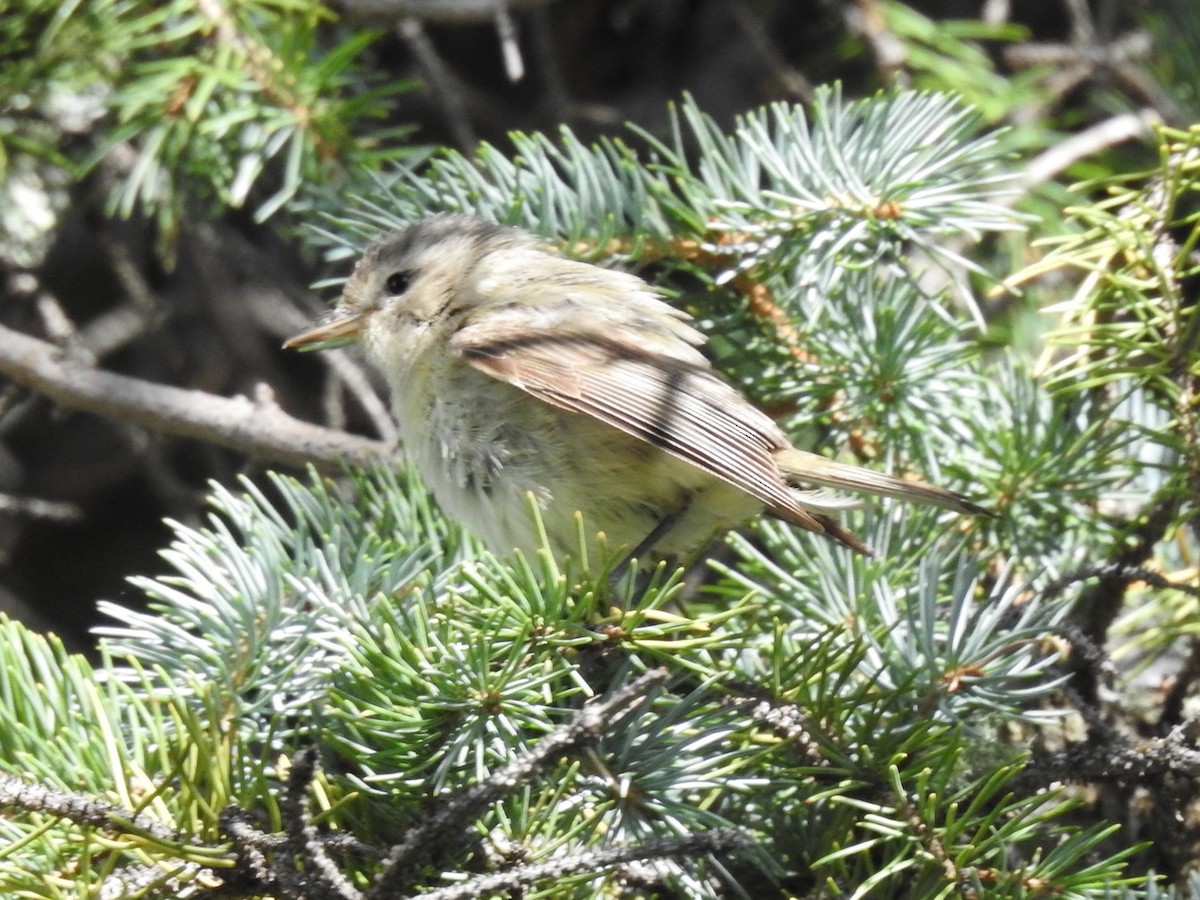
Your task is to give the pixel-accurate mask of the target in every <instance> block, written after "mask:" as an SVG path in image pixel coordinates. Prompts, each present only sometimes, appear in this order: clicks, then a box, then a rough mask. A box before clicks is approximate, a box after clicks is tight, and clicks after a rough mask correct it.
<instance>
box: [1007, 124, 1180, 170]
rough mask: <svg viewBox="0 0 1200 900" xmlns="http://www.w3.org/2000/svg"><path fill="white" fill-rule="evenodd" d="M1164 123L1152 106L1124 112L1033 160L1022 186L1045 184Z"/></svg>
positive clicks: (1056, 145)
mask: <svg viewBox="0 0 1200 900" xmlns="http://www.w3.org/2000/svg"><path fill="white" fill-rule="evenodd" d="M1160 122H1162V117H1161V116H1159V114H1158V113H1156V112H1155V111H1154V110H1152V109H1143V110H1140V111H1139V112H1135V113H1134V112H1127V113H1120V114H1119V115H1115V116H1112V117H1111V118H1108V119H1105V120H1104V121H1103V122H1097V123H1096V124H1095V125H1092V126H1091V127H1090V128H1085V129H1084V130H1083V131H1080V132H1079V133H1078V134H1074V135H1071V137H1069V138H1067V139H1066V140H1063V141H1059V142H1058V143H1057V144H1055V145H1054V146H1052V147H1050V148H1049V149H1048V150H1045V151H1043V152H1042V153H1039V154H1038V155H1037V156H1035V157H1034V158H1033V159H1032V160H1030V161H1029V164H1028V165H1026V166H1025V172H1024V174H1022V176H1021V187H1022V188H1024V189H1026V190H1029V189H1030V188H1033V187H1036V186H1037V185H1039V184H1044V183H1045V182H1047V181H1049V180H1050V179H1052V178H1054V177H1056V176H1057V175H1058V174H1059V173H1061V172H1062V171H1063V170H1065V169H1066V168H1068V167H1069V166H1071V165H1073V164H1074V163H1076V162H1078V161H1079V160H1081V159H1086V158H1087V157H1089V156H1091V155H1092V154H1094V153H1099V152H1100V151H1101V150H1106V149H1108V148H1109V147H1113V146H1116V145H1117V144H1122V143H1124V142H1125V141H1129V140H1133V139H1134V138H1140V137H1145V136H1146V135H1148V134H1149V133H1150V129H1151V128H1152V127H1153V126H1154V125H1156V124H1158V123H1160Z"/></svg>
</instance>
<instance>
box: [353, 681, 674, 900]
mask: <svg viewBox="0 0 1200 900" xmlns="http://www.w3.org/2000/svg"><path fill="white" fill-rule="evenodd" d="M666 680H667V671H666V670H665V669H654V670H651V671H649V672H647V673H646V674H645V675H642V676H641V677H640V678H637V679H635V680H633V681H631V682H630V683H629V684H627V685H625V686H624V687H623V688H621V689H620V690H618V691H616V692H615V693H613V694H612V695H611V696H609V697H606V698H604V699H603V700H597V701H595V702H593V703H589V704H587V705H586V706H584V707H583V708H582V709H581V710H579V711H578V712H577V713H576V714H575V715H574V716H572V717H571V719H570V720H569V721H568V722H566V723H565V724H564V725H562V726H561V727H559V728H556V729H555V730H554V731H552V732H550V734H548V735H546V736H545V737H544V738H542V739H541V740H540V741H538V743H537V744H536V745H534V746H533V747H532V748H531V749H530V750H528V751H526V752H524V753H522V754H520V755H519V756H517V758H516V759H514V760H513V761H512V762H510V763H509V764H508V765H506V766H505V767H504V768H502V769H499V770H497V771H496V772H494V773H493V774H492V775H491V777H489V778H488V780H487V781H484V782H481V783H479V784H476V785H474V786H472V787H470V788H468V789H467V790H465V791H464V792H463V793H461V794H460V795H459V796H458V797H456V798H455V799H454V800H452V801H450V802H449V803H447V804H446V805H445V806H443V807H441V808H440V809H438V810H437V811H436V812H434V813H432V814H431V815H429V816H428V817H426V818H425V820H424V821H423V822H422V823H421V824H420V825H418V826H416V827H415V828H410V829H409V830H408V832H407V833H406V834H405V835H404V837H403V838H402V839H401V840H400V842H399V843H398V844H396V846H395V847H393V848H392V851H391V853H390V854H389V856H388V865H387V868H386V869H385V870H384V871H383V873H382V874H381V875H380V877H379V879H378V880H377V881H376V882H375V886H374V887H373V888H372V890H371V892H370V893H369V894H368V896H369V897H371V898H384V897H394V896H400V895H401V894H402V893H403V890H404V889H405V888H407V887H408V886H409V883H410V882H411V880H412V876H413V875H414V873H415V872H417V871H418V870H419V869H420V867H421V866H423V865H424V864H425V863H426V862H427V861H428V860H429V859H431V858H433V856H434V854H435V853H436V852H438V851H444V850H445V849H447V847H448V844H449V842H450V841H451V840H452V836H453V835H454V834H455V833H456V832H458V831H459V830H461V829H462V828H464V827H465V826H466V825H467V824H468V823H469V822H471V820H472V819H474V818H475V817H476V816H478V815H479V814H480V813H481V812H483V810H485V809H487V807H488V806H490V805H491V804H492V803H494V802H496V801H497V800H499V799H501V798H502V797H504V796H506V795H507V794H510V793H512V792H513V791H514V790H516V789H517V788H519V787H521V786H522V785H523V784H525V783H527V782H528V781H529V779H530V778H532V777H534V776H535V775H537V774H538V773H539V772H542V771H544V770H545V769H547V768H549V767H550V766H552V765H554V764H555V763H556V762H557V761H558V760H559V759H561V758H562V756H563V755H564V754H566V753H569V752H571V751H573V750H577V749H579V748H580V747H582V746H586V745H588V744H590V743H592V742H594V741H596V740H599V738H600V737H602V736H603V735H604V734H605V733H606V732H607V731H608V730H610V729H611V728H612V727H613V725H614V724H615V723H616V722H617V721H619V720H620V719H622V718H623V717H624V716H626V715H627V714H628V713H629V712H631V711H632V709H633V708H634V705H635V704H636V703H637V702H638V701H639V700H641V699H642V698H643V697H644V696H645V695H646V693H647V692H648V691H649V690H651V689H652V688H653V687H654V686H656V685H660V684H662V683H663V682H664V681H666Z"/></svg>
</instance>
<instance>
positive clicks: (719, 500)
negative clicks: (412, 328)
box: [394, 371, 762, 562]
mask: <svg viewBox="0 0 1200 900" xmlns="http://www.w3.org/2000/svg"><path fill="white" fill-rule="evenodd" d="M460 377H461V378H464V379H466V380H467V381H468V382H469V385H466V386H464V385H461V384H460V385H459V386H458V389H456V390H454V391H441V392H438V393H433V394H431V393H429V392H413V393H423V397H421V398H419V399H415V400H413V401H406V400H405V399H404V397H403V396H402V394H401V393H397V394H395V395H394V396H395V397H396V399H397V401H398V402H397V409H396V413H397V417H398V418H399V419H400V428H401V434H402V439H403V443H404V447H405V449H406V452H407V453H408V454H409V456H410V458H411V459H412V460H413V462H414V463H415V465H416V467H417V469H418V471H419V472H420V474H421V477H422V479H423V480H424V482H425V484H426V485H427V487H428V488H429V489H430V491H431V492H432V493H433V495H434V497H435V498H436V500H437V501H438V504H439V505H440V506H441V507H442V509H443V511H444V512H445V513H446V514H447V515H449V516H450V517H451V518H454V519H456V520H457V521H459V522H461V523H462V524H463V525H465V526H466V527H467V528H468V530H470V531H471V532H473V533H474V534H475V535H476V536H477V537H478V538H480V539H481V540H482V541H483V543H484V544H485V545H486V546H487V547H488V549H490V550H491V551H492V552H494V553H496V554H498V555H506V554H508V553H509V552H511V551H512V550H513V549H518V550H521V551H523V552H524V553H526V554H527V555H530V554H533V553H535V552H536V551H537V550H538V548H539V547H540V546H541V538H540V536H539V534H538V530H537V523H536V519H535V517H534V514H533V512H532V509H531V502H532V503H533V504H536V507H537V510H538V513H539V515H540V517H541V521H542V525H543V527H544V529H545V532H546V536H547V539H548V542H549V544H550V547H551V548H552V549H553V550H554V551H555V553H556V554H557V555H571V556H578V552H579V540H580V538H579V535H580V532H581V529H580V527H579V525H578V522H577V513H582V516H583V529H582V532H583V535H584V540H585V541H586V544H587V548H586V551H587V553H588V555H589V559H591V560H593V561H594V560H595V559H596V553H597V551H598V541H597V537H596V536H597V533H598V532H600V533H603V534H604V538H605V546H606V548H607V549H608V550H609V551H610V552H611V553H613V554H614V555H615V554H619V553H622V552H628V551H629V550H632V549H633V548H634V547H637V546H638V545H639V544H641V543H642V541H643V540H645V539H646V537H647V536H648V535H649V534H651V532H652V531H653V530H654V529H655V528H656V527H658V526H659V524H660V522H662V521H663V519H664V518H667V517H675V521H674V522H673V523H671V525H670V528H669V529H667V530H666V531H665V532H664V533H663V535H662V536H661V538H660V539H659V540H658V541H657V542H656V543H655V545H654V547H653V552H652V554H646V556H653V557H654V558H661V557H674V558H681V557H684V556H686V555H688V554H690V553H692V552H693V551H695V550H697V549H699V548H702V547H703V546H705V545H706V544H707V543H708V541H709V540H710V539H711V538H712V537H713V535H714V534H715V533H717V532H718V531H721V530H723V529H726V528H729V527H732V526H735V525H737V524H739V523H741V522H743V521H744V520H746V519H747V518H749V517H751V516H753V515H754V514H756V513H757V512H759V511H760V510H761V508H762V506H761V504H760V503H759V501H757V500H756V499H755V498H753V497H751V496H750V495H748V494H746V493H745V492H743V491H741V490H739V489H737V488H735V487H733V486H732V485H729V484H727V483H726V482H724V481H722V480H720V479H718V478H715V477H714V476H712V475H710V474H709V473H707V472H705V471H703V470H701V469H699V468H697V467H695V466H693V465H691V464H689V463H687V462H684V461H683V460H680V459H678V458H676V457H674V456H672V455H671V454H668V453H666V452H665V451H663V450H661V449H659V448H657V447H655V446H653V445H651V444H649V443H646V442H644V441H641V440H639V439H637V438H634V437H631V436H629V435H626V434H624V433H623V432H621V431H618V430H617V429H615V428H613V427H611V426H609V425H606V424H604V423H602V422H598V421H596V420H594V419H591V418H589V417H587V416H583V415H579V414H575V413H570V412H566V411H563V410H559V409H556V408H554V407H551V406H549V405H547V404H544V403H542V402H541V401H538V400H536V399H535V398H532V397H530V396H528V395H526V394H525V393H523V392H522V391H520V390H519V389H518V388H515V387H513V386H511V385H509V384H506V383H504V382H501V381H497V380H495V379H492V378H490V377H489V376H486V375H483V374H481V373H476V372H474V371H467V372H465V373H464V374H462V375H461V376H460ZM463 387H469V391H468V393H467V394H466V395H467V396H470V397H471V398H472V400H471V402H469V403H467V404H461V403H454V402H452V401H450V400H448V397H450V396H455V397H460V396H464V393H463V390H462V388H463ZM403 393H408V392H403ZM644 561H645V562H650V561H652V560H650V559H646V560H644Z"/></svg>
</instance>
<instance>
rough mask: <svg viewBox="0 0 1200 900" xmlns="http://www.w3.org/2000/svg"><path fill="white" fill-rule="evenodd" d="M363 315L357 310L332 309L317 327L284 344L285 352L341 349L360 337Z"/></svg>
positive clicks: (320, 320) (289, 339)
mask: <svg viewBox="0 0 1200 900" xmlns="http://www.w3.org/2000/svg"><path fill="white" fill-rule="evenodd" d="M362 325H363V315H362V313H361V312H359V311H357V310H350V309H343V308H341V307H338V308H336V309H331V310H330V311H329V312H327V313H325V315H323V316H321V318H319V319H317V322H316V324H315V325H313V327H312V328H310V329H308V330H307V331H302V332H300V333H299V334H297V335H295V336H294V337H290V338H288V339H287V340H286V341H284V342H283V349H285V350H295V349H302V350H329V349H332V348H333V347H340V346H341V345H342V344H346V343H349V342H350V341H352V340H354V339H355V338H356V337H358V333H359V332H360V331H361V330H362Z"/></svg>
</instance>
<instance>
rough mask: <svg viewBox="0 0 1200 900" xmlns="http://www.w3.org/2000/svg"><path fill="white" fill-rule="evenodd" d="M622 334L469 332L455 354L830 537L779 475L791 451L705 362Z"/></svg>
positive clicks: (461, 334) (459, 336)
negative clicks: (783, 454) (783, 456)
mask: <svg viewBox="0 0 1200 900" xmlns="http://www.w3.org/2000/svg"><path fill="white" fill-rule="evenodd" d="M618 328H619V327H618ZM617 330H618V329H610V332H609V333H610V335H613V336H612V337H609V338H607V339H604V338H601V339H597V338H595V337H593V336H590V335H589V336H584V335H580V334H578V333H576V334H562V333H546V332H533V333H530V332H526V333H523V334H521V335H519V336H518V337H515V338H514V337H511V336H510V337H508V338H506V339H503V340H499V339H497V334H496V331H495V330H494V329H490V328H489V329H487V330H486V331H485V330H483V329H479V330H477V331H476V330H474V329H473V328H472V327H471V326H469V325H468V326H467V327H464V328H463V329H461V330H460V331H458V332H457V333H456V335H455V336H454V338H453V339H452V340H451V346H452V348H453V349H454V350H455V351H456V352H457V353H459V354H460V355H461V356H462V357H463V358H464V359H465V360H466V361H467V362H468V363H469V364H470V365H472V366H474V367H475V368H476V369H478V370H480V371H482V372H485V373H487V374H489V375H491V376H492V377H494V378H499V379H502V380H504V381H507V382H508V383H509V384H512V385H514V386H515V387H518V388H520V389H521V390H523V391H525V392H526V393H528V394H530V395H531V396H533V397H537V398H538V399H539V400H542V401H544V402H546V403H550V404H552V405H554V406H557V407H559V408H561V409H566V410H570V411H571V412H575V413H580V414H582V415H586V416H591V417H592V418H594V419H596V420H598V421H601V422H604V423H606V424H608V425H611V426H612V427H614V428H617V429H620V430H621V431H623V432H625V433H626V434H629V435H632V436H634V437H636V438H639V439H641V440H644V441H646V442H648V443H650V444H653V445H654V446H656V447H661V448H662V449H663V450H665V451H667V452H668V453H671V454H673V455H675V456H676V457H678V458H680V459H682V460H685V461H686V462H689V463H691V464H692V465H694V466H697V467H698V468H700V469H703V470H704V471H706V472H709V473H711V474H712V475H714V476H716V477H717V478H720V479H722V480H724V481H726V482H728V483H729V484H732V485H734V486H735V487H737V488H740V489H741V490H743V491H745V492H746V493H748V494H750V495H752V496H754V497H756V498H757V499H759V500H760V501H762V503H763V504H764V505H765V506H766V507H767V510H768V511H769V512H770V513H772V514H774V515H777V516H780V517H782V518H785V519H787V520H789V521H792V522H795V523H796V524H799V525H803V526H805V527H807V528H810V529H812V530H814V531H826V530H827V526H828V519H827V517H825V516H814V515H812V514H811V513H809V512H808V511H807V510H805V509H804V507H803V506H801V505H800V504H799V503H798V502H797V499H796V498H795V497H794V496H793V495H792V492H791V490H790V488H789V487H788V485H787V484H786V483H785V482H784V480H783V478H782V476H781V475H780V473H779V469H778V467H777V466H776V463H775V460H774V458H773V454H774V452H775V451H778V450H783V449H786V448H789V447H790V444H789V443H788V441H787V438H786V437H785V436H784V434H783V433H782V432H781V431H780V430H779V429H778V427H777V426H776V425H775V423H774V422H772V421H771V419H770V418H768V417H767V416H766V415H765V414H763V413H762V412H760V411H759V410H757V409H755V408H754V407H753V406H751V405H750V404H749V403H747V402H746V400H745V399H744V398H743V397H742V396H741V395H740V394H738V393H737V391H735V390H734V389H733V388H732V387H730V386H729V385H727V384H726V383H725V382H723V381H721V379H720V378H719V377H717V375H716V373H715V372H714V371H713V370H712V369H711V367H709V365H708V364H707V362H702V363H701V362H692V361H690V360H689V359H681V358H679V357H678V356H675V355H666V354H663V353H658V352H655V350H656V348H655V347H654V343H655V342H653V341H649V342H646V341H643V342H642V343H643V344H648V346H647V347H646V349H644V350H643V349H634V348H637V347H639V344H638V342H637V341H636V340H634V341H630V340H629V338H630V337H632V336H631V335H625V336H623V337H624V339H622V340H617V339H616V336H617V335H616V332H617ZM510 334H511V332H510ZM699 359H701V360H703V357H699Z"/></svg>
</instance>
